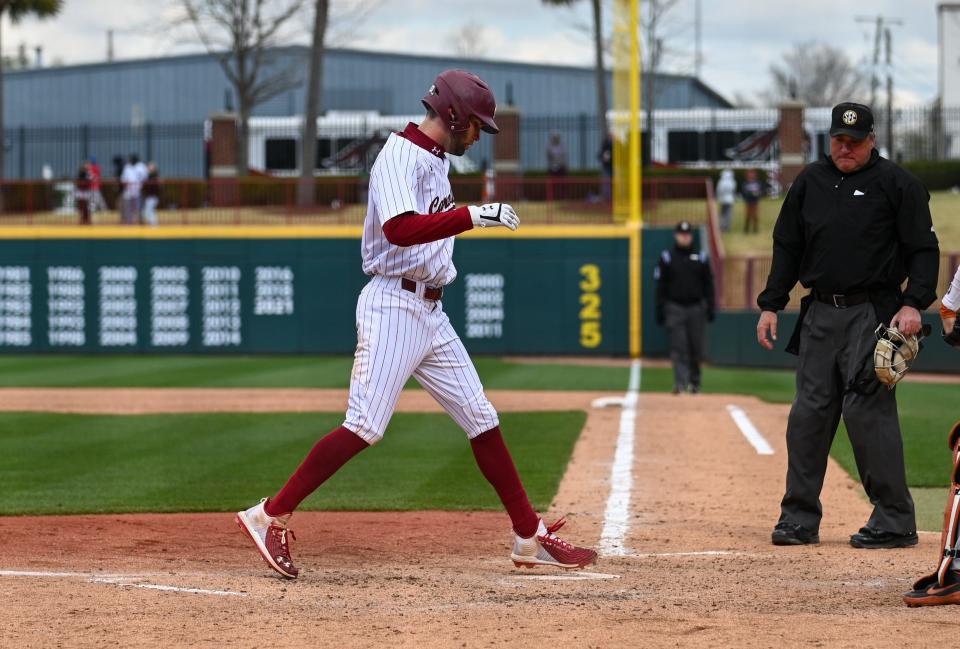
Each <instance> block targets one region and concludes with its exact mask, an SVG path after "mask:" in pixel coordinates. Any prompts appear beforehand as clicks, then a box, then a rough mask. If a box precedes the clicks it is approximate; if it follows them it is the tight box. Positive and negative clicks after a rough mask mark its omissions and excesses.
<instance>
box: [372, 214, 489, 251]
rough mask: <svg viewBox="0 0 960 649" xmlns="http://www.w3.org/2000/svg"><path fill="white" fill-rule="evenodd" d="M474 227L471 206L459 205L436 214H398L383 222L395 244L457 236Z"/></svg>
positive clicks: (385, 230)
mask: <svg viewBox="0 0 960 649" xmlns="http://www.w3.org/2000/svg"><path fill="white" fill-rule="evenodd" d="M472 227H473V219H472V218H471V217H470V210H469V208H466V207H458V208H457V209H455V210H450V211H448V212H437V213H436V214H417V213H416V212H405V213H403V214H398V215H397V216H394V217H393V218H391V219H388V220H387V222H386V223H384V224H383V234H384V236H385V237H386V238H387V241H389V242H390V243H392V244H393V245H395V246H413V245H416V244H418V243H430V242H431V241H439V240H440V239H446V238H448V237H452V236H456V235H458V234H460V233H461V232H466V231H467V230H469V229H471V228H472Z"/></svg>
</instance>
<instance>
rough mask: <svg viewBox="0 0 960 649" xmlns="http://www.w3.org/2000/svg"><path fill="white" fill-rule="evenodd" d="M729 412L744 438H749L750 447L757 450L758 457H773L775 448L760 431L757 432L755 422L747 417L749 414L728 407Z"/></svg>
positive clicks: (732, 406)
mask: <svg viewBox="0 0 960 649" xmlns="http://www.w3.org/2000/svg"><path fill="white" fill-rule="evenodd" d="M727 412H729V413H730V416H731V417H732V418H733V422H734V423H735V424H736V425H737V428H739V429H740V432H741V433H743V436H744V437H745V438H747V441H748V442H750V445H751V446H753V448H754V449H756V451H757V455H773V447H772V446H770V444H769V443H768V442H767V440H766V439H764V437H763V435H761V434H760V431H759V430H757V427H756V426H754V425H753V422H752V421H750V418H749V417H747V413H745V412H744V411H743V408H739V407H737V406H734V405H728V406H727Z"/></svg>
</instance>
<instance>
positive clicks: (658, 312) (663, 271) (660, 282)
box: [653, 251, 670, 325]
mask: <svg viewBox="0 0 960 649" xmlns="http://www.w3.org/2000/svg"><path fill="white" fill-rule="evenodd" d="M668 254H670V253H668V252H667V251H663V253H661V254H660V259H658V260H657V265H656V267H655V268H654V269H653V279H654V281H655V282H656V283H655V286H656V289H657V290H656V293H655V295H656V300H655V302H654V305H655V306H654V311H653V317H654V320H656V322H657V324H658V325H662V324H663V323H664V322H665V318H666V316H665V314H664V307H665V304H666V302H667V297H666V296H667V288H666V285H667V281H668V280H667V273H668V268H669V266H668V264H669V262H668V260H667V258H666V255H668Z"/></svg>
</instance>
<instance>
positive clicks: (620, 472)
mask: <svg viewBox="0 0 960 649" xmlns="http://www.w3.org/2000/svg"><path fill="white" fill-rule="evenodd" d="M639 395H640V359H634V361H633V362H632V363H631V364H630V383H629V385H628V386H627V393H626V395H624V397H623V412H622V413H621V414H620V432H619V435H618V437H617V448H616V451H615V452H614V455H613V468H612V469H611V471H610V497H609V498H608V499H607V509H606V511H605V512H604V515H603V531H602V532H601V533H600V543H599V546H598V550H599V553H600V555H601V556H607V557H610V556H626V555H627V554H629V551H628V549H627V547H626V545H625V543H624V539H626V536H627V530H628V529H629V527H630V492H631V491H632V490H633V445H634V440H635V438H636V424H637V400H638V399H639Z"/></svg>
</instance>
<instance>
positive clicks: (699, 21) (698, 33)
mask: <svg viewBox="0 0 960 649" xmlns="http://www.w3.org/2000/svg"><path fill="white" fill-rule="evenodd" d="M694 12H695V13H694V20H693V28H694V34H695V36H694V41H695V44H696V45H695V46H696V50H695V54H694V55H693V76H695V77H696V78H697V79H699V78H700V71H701V69H702V67H703V7H702V6H701V4H700V0H696V4H695V5H694Z"/></svg>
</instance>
